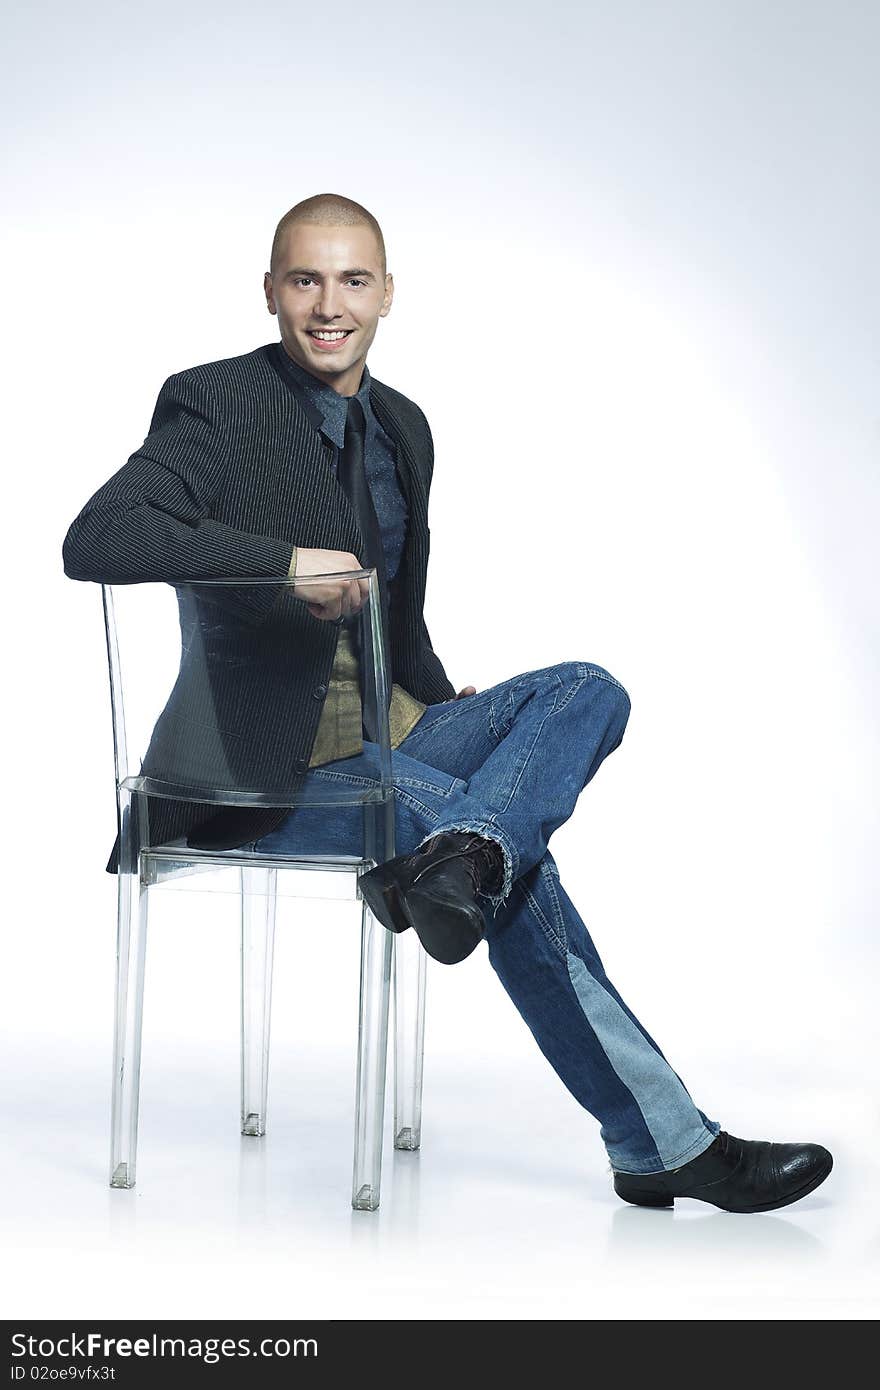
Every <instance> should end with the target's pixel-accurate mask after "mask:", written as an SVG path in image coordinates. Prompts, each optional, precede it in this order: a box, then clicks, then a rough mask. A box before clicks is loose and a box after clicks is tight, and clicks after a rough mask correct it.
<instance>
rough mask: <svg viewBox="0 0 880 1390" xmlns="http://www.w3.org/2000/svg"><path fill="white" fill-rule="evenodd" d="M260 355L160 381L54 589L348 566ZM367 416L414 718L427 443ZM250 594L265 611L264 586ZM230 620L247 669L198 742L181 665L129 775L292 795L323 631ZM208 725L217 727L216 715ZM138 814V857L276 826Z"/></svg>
mask: <svg viewBox="0 0 880 1390" xmlns="http://www.w3.org/2000/svg"><path fill="white" fill-rule="evenodd" d="M277 347H278V345H277V344H271V343H270V344H265V345H264V346H262V347H259V348H256V349H254V351H253V352H247V353H244V354H242V355H241V356H239V357H229V358H224V359H222V360H220V361H217V362H208V363H204V364H202V365H200V366H196V367H191V368H189V369H187V370H185V371H182V372H177V373H175V374H174V375H172V376H170V377H168V379H167V380H166V381H165V382H164V384H163V386H162V389H161V391H160V392H159V397H158V400H157V402H156V408H155V411H154V413H153V418H152V421H151V423H150V430H149V434H148V435H147V438H146V439H145V440H144V442H143V444H142V446H141V447H140V449H138V450H137V451H136V452H135V453H134V454H132V455H131V457H130V458H129V459H128V461H127V462H126V463H125V464H124V465H123V466H122V468H120V469H119V471H118V472H117V473H115V474H114V475H113V477H112V478H110V479H109V480H108V481H107V482H106V483H105V484H104V485H103V487H101V488H99V489H98V491H97V492H96V493H95V494H94V496H93V497H92V498H91V499H90V500H89V501H88V502H87V503H86V505H85V506H84V507H83V509H82V510H81V511H80V513H79V514H78V516H77V517H76V519H75V520H74V521H73V523H72V525H71V527H70V529H69V531H68V533H67V536H66V537H65V540H64V544H63V551H62V553H63V560H64V572H65V574H66V575H67V576H68V577H69V578H71V579H82V580H92V581H94V582H96V583H107V584H127V583H141V582H145V581H150V580H159V581H168V580H174V579H176V580H187V579H189V580H196V579H219V578H225V577H227V576H230V575H236V576H244V577H249V576H253V577H256V578H262V577H273V576H274V577H278V578H281V577H284V576H286V575H287V573H288V570H289V567H290V561H291V556H292V552H293V547H294V546H295V545H296V546H316V547H321V548H326V549H333V550H349V551H351V552H353V553H354V554H355V555H357V556H358V557H359V558H361V557H362V555H363V538H362V536H361V534H360V529H359V527H358V525H357V521H356V518H355V516H354V514H353V512H352V510H351V506H350V504H349V501H348V498H347V497H346V495H345V493H344V492H343V490H342V488H341V487H340V485H339V483H338V482H337V480H336V476H335V473H334V470H333V468H332V458H333V453H332V449H331V448H330V446H329V445H327V444H326V443H325V442H324V440H323V438H322V436H321V435H320V434H319V433H318V431H317V429H316V428H315V426H314V424H313V422H312V419H311V418H310V415H309V412H308V410H307V409H306V408H305V403H304V402H303V401H301V399H300V397H299V395H298V393H297V391H296V389H295V386H294V385H293V383H292V382H291V379H290V376H289V374H285V373H283V372H282V371H281V370H280V368H279V366H278V365H277V363H276V361H275V352H276V351H277ZM370 403H371V405H372V407H373V409H374V411H375V413H376V416H377V418H378V420H379V422H380V424H381V425H382V427H383V428H384V429H385V430H386V432H387V433H388V435H389V437H390V438H391V439H392V440H393V441H394V443H395V446H396V451H397V472H398V478H399V481H400V485H401V488H402V490H403V494H404V496H405V497H406V500H407V507H408V512H409V517H408V524H407V534H406V540H405V543H404V550H403V555H402V557H401V561H400V568H399V570H398V573H397V575H396V576H395V579H394V581H393V582H392V583H391V585H390V586H389V589H390V597H391V611H390V645H391V659H392V669H393V676H394V680H395V681H397V683H398V684H399V685H402V686H403V687H404V689H405V690H408V691H409V692H410V694H412V695H414V696H415V697H416V698H417V699H419V700H422V701H424V703H425V704H431V703H434V702H436V701H438V700H448V699H451V698H452V697H453V696H454V694H455V689H454V687H453V686H452V684H451V683H450V681H449V679H448V677H447V675H446V673H445V671H444V669H443V666H442V664H441V662H440V661H439V659H438V658H437V656H436V655H435V653H434V651H433V650H432V647H431V640H430V636H429V634H428V629H427V627H426V625H425V619H424V613H423V608H424V600H425V584H426V577H427V566H428V554H429V548H430V532H429V528H428V496H429V492H430V486H431V477H432V473H433V467H434V450H433V441H432V438H431V431H430V428H429V426H428V422H427V420H426V418H425V416H424V414H423V412H422V411H421V410H420V409H419V407H418V406H417V405H416V404H415V403H414V402H413V401H411V400H408V399H407V397H406V396H404V395H402V394H401V393H400V392H399V391H395V390H393V389H392V388H391V387H390V386H386V385H384V384H383V383H382V382H379V381H377V380H376V378H375V377H372V378H371V390H370ZM263 589H264V591H265V593H266V595H267V596H268V601H269V602H271V603H274V600H275V598H276V597H277V593H278V591H277V590H276V589H275V586H274V585H266V586H263ZM187 592H188V593H189V595H190V596H191V595H192V591H191V590H190V591H187ZM224 592H228V591H224ZM252 592H253V593H254V594H255V595H258V594H260V593H261V592H263V591H262V590H259V589H258V590H254V591H252ZM187 601H188V602H192V598H191V597H190V598H189V599H188V600H187ZM256 601H257V600H256V599H255V602H256ZM181 602H182V603H183V599H181ZM276 615H277V616H276ZM181 617H182V620H185V618H186V615H185V614H184V613H183V612H182V614H181ZM239 618H240V624H239V628H238V630H239V632H240V635H241V640H242V643H243V644H244V646H245V647H248V643H250V646H249V648H248V652H247V654H248V661H247V662H236V663H234V664H230V663H225V664H223V665H222V673H221V674H220V675H219V676H218V677H217V679H216V683H215V684H213V685H212V688H211V691H210V698H212V699H213V701H214V702H215V706H216V708H217V720H216V726H217V729H216V730H215V731H214V732H213V733H208V734H206V733H205V732H204V731H205V728H206V721H205V720H204V718H203V717H201V718H200V707H201V708H202V709H203V708H204V699H205V691H204V689H203V685H202V684H199V682H198V680H197V679H195V678H193V679H191V680H188V675H187V665H186V660H185V657H184V660H183V661H182V664H181V672H180V675H179V677H178V680H177V683H176V684H175V688H174V691H173V692H172V695H171V697H170V698H169V702H168V704H167V705H166V708H165V710H164V711H163V713H162V715H161V716H160V718H159V721H158V722H157V725H156V729H155V731H154V734H153V738H152V740H151V743H150V747H149V749H148V751H147V754H146V756H145V758H144V765H143V770H144V772H145V773H149V774H151V775H153V776H160V777H161V776H163V775H166V776H167V775H169V774H170V773H172V772H173V771H174V770H176V771H177V773H178V774H180V773H181V770H182V772H183V774H184V775H191V776H192V777H193V779H198V780H201V781H203V782H206V783H208V784H209V785H210V784H212V783H213V782H214V778H215V775H216V776H219V770H220V769H221V768H222V769H224V771H225V773H226V776H225V777H224V778H222V779H220V780H218V781H216V785H226V784H228V773H229V769H230V767H232V769H233V771H235V770H236V769H237V770H238V771H239V772H240V774H241V775H242V777H243V778H245V779H247V780H246V781H245V782H243V785H254V784H255V783H259V781H260V777H261V772H262V771H263V770H265V773H266V777H267V780H270V781H271V784H272V785H278V782H279V780H281V778H283V779H286V781H287V782H288V783H289V785H290V786H291V788H292V789H294V790H295V789H296V788H297V787H299V786H300V785H301V784H302V782H303V781H304V780H305V777H306V774H307V772H308V765H309V758H310V756H311V751H312V747H313V745H314V739H315V734H316V731H317V727H318V722H319V720H320V716H321V708H322V704H323V702H322V701H320V700H319V699H318V698H316V694H315V692H316V690H317V688H318V687H320V686H323V687H325V688H326V687H327V686H328V685H329V678H330V671H331V668H332V666H333V660H334V656H335V651H336V639H337V635H338V628H337V627H336V626H335V625H334V624H332V623H326V622H322V621H320V620H318V619H315V618H313V617H312V616H311V614H309V613H308V610H307V609H306V608H305V605H304V604H300V603H297V602H295V601H289V602H288V603H286V604H281V605H276V608H275V609H273V610H272V612H271V613H270V614H269V616H268V619H267V617H266V614H265V613H256V612H241V613H240V614H239ZM273 623H275V624H278V625H279V626H278V634H277V635H278V640H277V641H275V642H273V641H271V640H267V639H271V636H272V630H271V624H273ZM282 623H283V629H282V627H281V624H282ZM257 628H259V632H260V641H259V642H255V641H254V632H255V630H256V629H257ZM282 639H283V640H282ZM224 710H226V711H229V712H230V713H229V715H227V717H225V718H224ZM233 711H234V714H233V713H232V712H233ZM231 726H232V727H234V728H235V736H234V737H232V738H230V740H228V741H226V742H224V743H223V746H222V747H221V746H219V742H218V740H219V738H220V737H222V736H220V735H218V733H217V730H222V729H229V728H230V727H231ZM212 739H213V740H214V744H217V745H218V746H213V744H212ZM279 774H280V776H279ZM170 780H179V776H178V778H174V777H172V778H171V779H170ZM148 808H149V813H148V820H149V843H150V844H151V845H158V844H162V843H164V842H166V841H168V840H171V839H175V838H177V837H179V836H181V835H186V836H187V839H188V842H189V843H190V844H191V845H194V846H197V847H203V848H209V847H210V848H224V849H232V848H236V847H238V846H240V845H243V844H247V843H249V842H250V841H252V840H254V839H257V838H259V836H260V835H264V834H267V833H268V831H269V830H271V829H274V827H275V826H276V825H278V824H280V822H281V821H282V820H283V819H284V817H285V816H286V815H287V810H286V809H285V808H284V807H266V808H242V807H227V808H222V809H220V810H217V809H216V808H211V807H209V806H206V805H204V804H200V803H195V802H187V801H173V800H169V799H167V798H160V797H149V798H148ZM118 855H119V836H118V834H117V837H116V842H115V843H114V846H113V850H112V852H111V855H110V859H109V861H108V863H107V871H108V873H115V872H117V870H118V863H119V858H118Z"/></svg>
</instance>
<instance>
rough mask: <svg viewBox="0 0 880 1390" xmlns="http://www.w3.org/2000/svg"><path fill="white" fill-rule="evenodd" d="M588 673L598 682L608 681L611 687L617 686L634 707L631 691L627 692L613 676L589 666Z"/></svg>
mask: <svg viewBox="0 0 880 1390" xmlns="http://www.w3.org/2000/svg"><path fill="white" fill-rule="evenodd" d="M587 671H588V672H589V673H590V675H591V676H595V677H596V679H597V680H600V681H607V683H608V684H609V685H616V686H617V689H618V690H622V691H623V693H624V695H625V696H626V698H627V699H628V700H629V702H630V705H632V700H631V699H630V694H629V691H628V690H627V688H626V686H624V685H621V684H620V681H616V680H615V679H614V677H613V676H609V675H608V674H607V672H605V671H597V670H596V668H595V667H594V666H588V667H587Z"/></svg>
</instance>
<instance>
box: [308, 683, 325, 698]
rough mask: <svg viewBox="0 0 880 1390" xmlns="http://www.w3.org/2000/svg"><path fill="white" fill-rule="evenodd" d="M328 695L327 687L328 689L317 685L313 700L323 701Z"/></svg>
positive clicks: (313, 692)
mask: <svg viewBox="0 0 880 1390" xmlns="http://www.w3.org/2000/svg"><path fill="white" fill-rule="evenodd" d="M326 694H327V687H326V685H316V686H315V688H314V690H313V691H312V699H314V700H323V698H324V696H325V695H326Z"/></svg>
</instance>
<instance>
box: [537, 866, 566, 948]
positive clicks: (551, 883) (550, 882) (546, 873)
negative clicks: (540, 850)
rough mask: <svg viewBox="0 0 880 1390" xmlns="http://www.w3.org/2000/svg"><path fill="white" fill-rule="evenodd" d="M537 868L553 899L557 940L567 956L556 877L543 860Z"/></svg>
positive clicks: (563, 920) (563, 921)
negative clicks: (561, 944) (562, 945)
mask: <svg viewBox="0 0 880 1390" xmlns="http://www.w3.org/2000/svg"><path fill="white" fill-rule="evenodd" d="M539 867H540V871H541V877H542V878H543V879H544V882H545V884H546V887H547V892H548V893H549V895H550V896H551V898H552V899H553V909H554V912H555V915H556V923H557V928H558V930H559V939H560V942H561V943H563V944H564V948H565V951H566V954H567V953H568V933H567V932H566V930H565V918H564V917H563V915H562V905H561V903H560V901H559V897H558V894H557V892H556V882H555V878H556V876H555V874H554V873H553V870H552V869H551V867H550V865H549V864H548V863H546V861H545V860H543V859H542V860H541V863H540V866H539Z"/></svg>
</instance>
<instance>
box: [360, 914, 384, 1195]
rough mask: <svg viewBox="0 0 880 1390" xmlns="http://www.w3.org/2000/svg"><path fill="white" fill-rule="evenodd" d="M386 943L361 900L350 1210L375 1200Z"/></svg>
mask: <svg viewBox="0 0 880 1390" xmlns="http://www.w3.org/2000/svg"><path fill="white" fill-rule="evenodd" d="M392 946H393V934H392V933H391V932H390V931H388V930H387V929H386V928H385V927H383V925H382V923H381V922H379V921H377V920H376V918H375V917H374V916H373V914H372V912H370V909H369V908H368V907H367V904H366V902H362V914H361V980H360V1014H359V1020H358V1060H357V1089H356V1095H355V1140H354V1173H353V1177H352V1189H351V1205H352V1206H353V1207H354V1208H355V1210H356V1211H375V1210H376V1208H377V1207H378V1205H379V1187H380V1182H381V1176H382V1137H383V1130H384V1125H385V1066H386V1059H387V1054H388V1006H389V1002H390V997H391V952H392Z"/></svg>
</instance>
